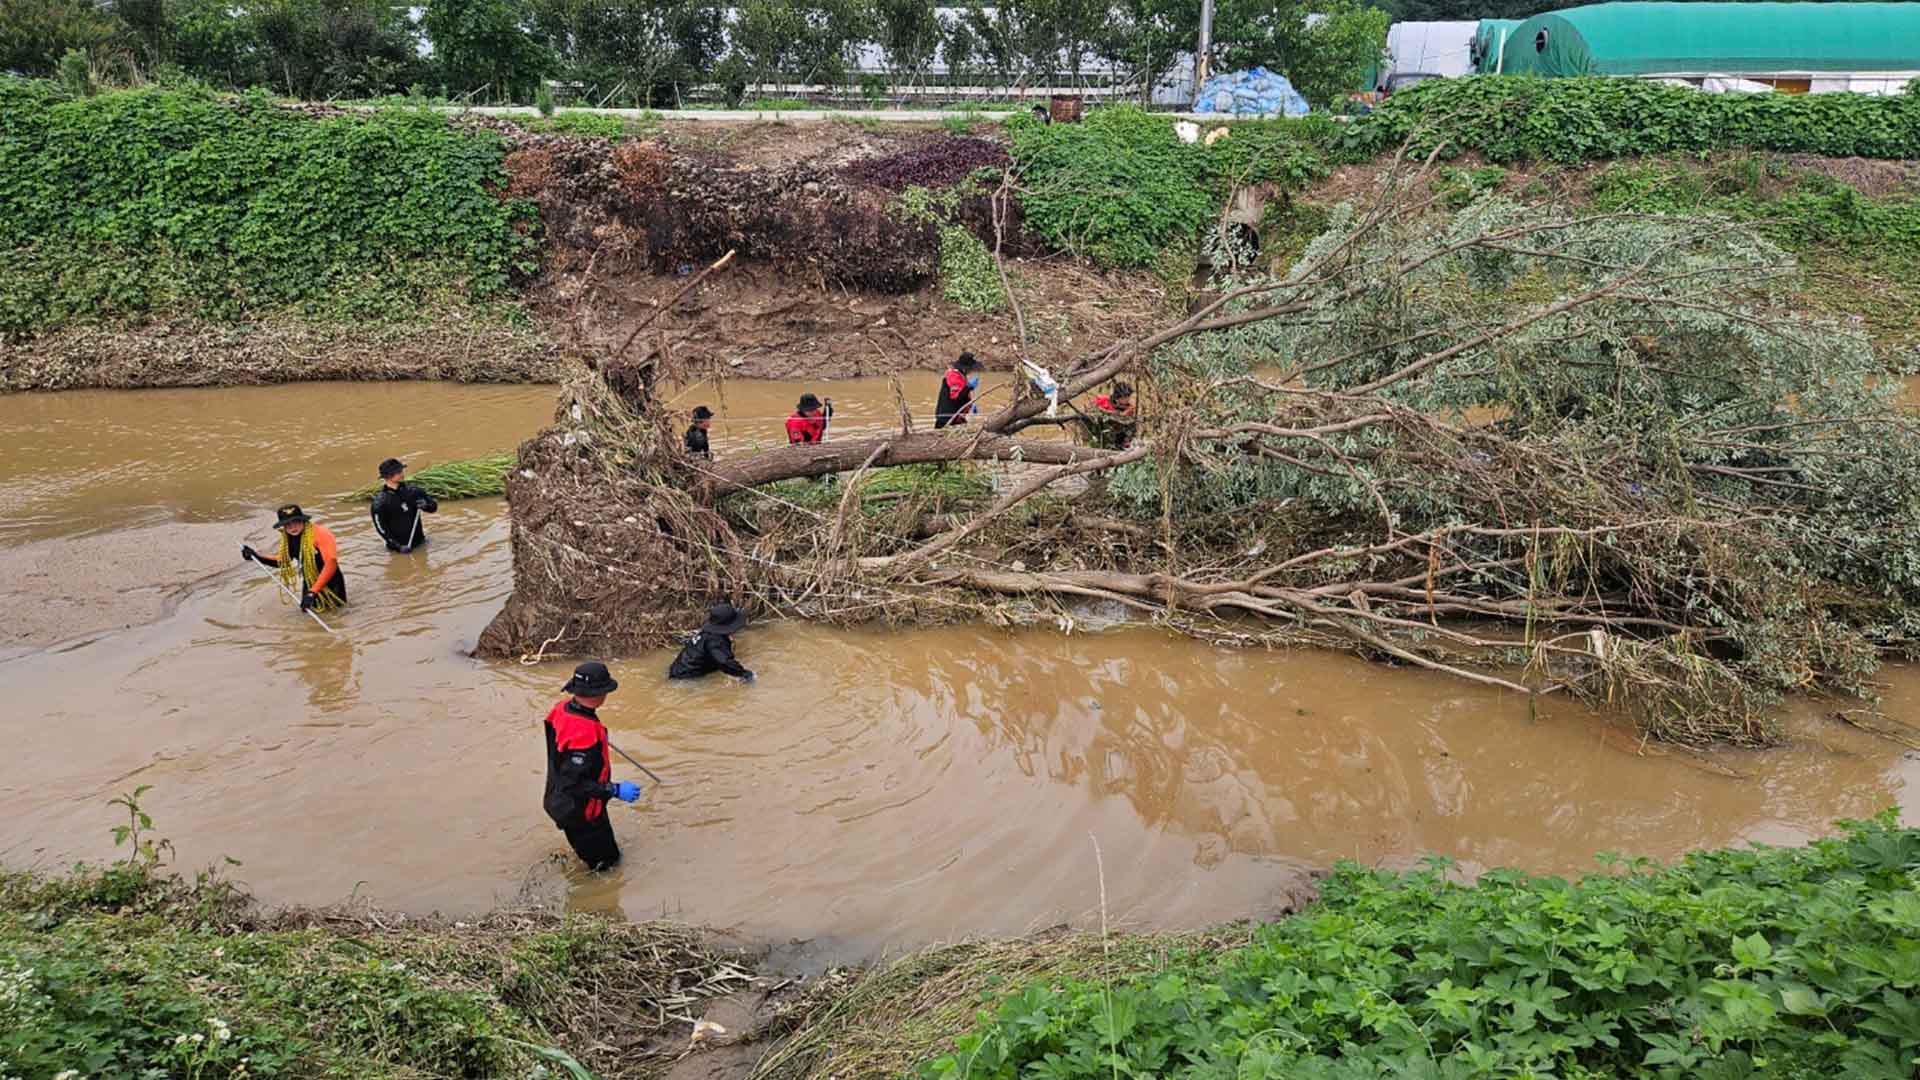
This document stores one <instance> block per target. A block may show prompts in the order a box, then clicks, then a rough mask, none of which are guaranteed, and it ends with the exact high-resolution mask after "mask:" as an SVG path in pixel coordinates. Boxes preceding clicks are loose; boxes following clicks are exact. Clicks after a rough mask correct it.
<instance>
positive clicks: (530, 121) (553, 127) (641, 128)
mask: <svg viewBox="0 0 1920 1080" xmlns="http://www.w3.org/2000/svg"><path fill="white" fill-rule="evenodd" d="M519 123H520V126H521V127H523V128H525V129H527V130H528V131H533V132H541V133H552V134H558V135H581V136H585V137H588V138H594V139H611V140H614V141H618V140H620V139H624V138H629V137H632V136H637V135H643V134H648V133H650V132H652V131H654V130H655V129H657V128H658V127H659V126H660V121H659V117H658V116H656V115H655V114H653V113H652V112H651V111H649V112H645V113H642V114H641V115H640V117H639V119H637V120H628V119H627V118H626V117H623V116H613V115H609V114H607V113H596V112H586V111H583V110H579V109H562V110H560V111H559V112H557V113H555V114H554V115H552V116H543V117H528V118H527V119H524V120H521V121H519Z"/></svg>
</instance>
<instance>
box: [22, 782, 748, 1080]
mask: <svg viewBox="0 0 1920 1080" xmlns="http://www.w3.org/2000/svg"><path fill="white" fill-rule="evenodd" d="M145 792H146V789H144V788H142V789H140V790H139V791H136V792H133V793H131V794H129V795H126V796H122V797H121V798H120V799H116V800H115V805H116V807H118V808H120V809H122V810H124V811H125V812H126V813H127V814H128V820H129V822H130V825H128V826H122V827H121V828H120V829H117V830H115V832H116V838H117V839H118V841H119V843H120V845H121V848H122V850H123V852H125V854H124V855H123V857H122V858H120V859H118V860H116V861H114V862H113V863H111V864H109V865H107V866H80V867H76V868H74V870H72V871H71V872H69V873H66V874H60V875H51V876H49V875H40V874H30V873H19V872H11V871H0V1076H4V1077H10V1078H11V1077H22V1078H28V1080H45V1078H50V1077H54V1076H56V1075H67V1076H76V1077H77V1076H88V1077H167V1078H193V1080H198V1078H213V1077H219V1078H222V1080H227V1078H235V1077H290V1078H299V1077H315V1076H329V1077H342V1078H367V1080H373V1078H376V1077H377V1078H388V1077H398V1076H407V1077H480V1076H489V1077H490V1076H534V1075H540V1073H539V1072H538V1071H537V1069H539V1068H540V1067H541V1066H543V1065H544V1067H545V1068H546V1069H547V1070H548V1074H549V1075H566V1074H568V1073H570V1072H571V1071H572V1070H573V1069H579V1068H581V1065H580V1064H579V1062H584V1063H585V1065H586V1067H590V1068H591V1069H592V1070H593V1072H594V1074H597V1075H600V1076H604V1077H631V1076H637V1075H648V1074H650V1073H651V1072H656V1071H658V1069H659V1066H658V1064H657V1063H656V1062H652V1061H649V1060H646V1059H645V1055H639V1054H635V1053H634V1052H632V1051H631V1050H630V1049H629V1050H622V1049H619V1048H617V1047H616V1046H615V1045H614V1044H615V1042H616V1041H617V1040H628V1039H631V1040H636V1041H641V1040H645V1039H648V1038H653V1037H657V1036H658V1035H659V1034H660V1033H661V1032H663V1031H665V1030H666V1029H667V1028H668V1027H670V1026H672V1024H673V1023H674V1022H673V1021H672V1020H670V1019H668V1018H667V1017H666V1015H665V1014H666V1012H667V1011H669V1010H667V1009H665V1008H664V1007H663V1006H662V1005H661V999H663V998H667V997H672V998H673V999H674V1000H676V1001H684V1000H685V997H684V995H686V994H687V993H689V992H692V993H693V994H695V995H696V996H698V995H700V994H702V993H703V992H705V993H711V992H713V991H712V990H708V991H702V990H700V989H699V987H700V986H701V985H702V984H703V983H705V982H709V981H710V980H712V979H714V978H716V977H719V978H722V979H725V978H738V977H739V976H738V972H737V969H735V968H732V967H731V966H730V965H729V963H728V961H729V959H730V958H728V957H727V956H725V955H724V954H722V953H718V952H715V951H713V950H711V949H709V948H708V947H707V946H706V944H705V943H704V941H703V940H702V939H701V937H700V935H699V933H698V932H697V931H693V930H691V929H688V928H686V927H681V926H671V925H667V924H662V923H640V924H629V923H623V922H615V921H611V920H606V919H600V918H592V917H580V916H559V915H549V914H542V913H524V914H494V915H488V916H483V917H481V918H478V919H475V920H472V921H471V922H467V923H449V922H444V921H441V920H435V919H428V920H408V919H404V918H395V917H392V916H387V917H384V918H382V917H377V916H374V917H369V915H370V914H371V913H368V912H362V911H356V910H355V909H351V908H349V909H344V910H336V911H330V912H326V913H320V914H308V913H300V912H290V913H280V914H273V913H266V912H263V911H261V910H260V909H258V908H256V907H255V906H254V905H253V904H252V903H251V902H250V901H248V899H247V898H246V897H245V895H244V894H243V893H242V892H240V891H239V890H237V889H236V888H234V887H233V886H231V885H230V884H228V883H227V882H226V881H224V880H223V879H222V877H221V876H220V875H219V874H216V873H212V872H206V873H202V874H200V875H198V876H197V877H196V878H194V879H191V880H189V879H183V878H181V877H179V876H177V875H175V874H174V873H172V872H171V871H170V870H169V869H168V868H167V866H166V863H167V860H168V856H169V854H170V848H169V847H168V846H167V845H166V844H165V842H164V841H157V840H154V839H153V834H152V831H151V830H152V821H151V819H149V818H148V817H147V816H146V813H145V812H144V811H143V810H142V809H141V808H140V799H141V796H143V795H144V794H145ZM728 972H734V975H731V976H730V975H728V974H727V973H728ZM569 1063H572V1064H569ZM563 1070H564V1071H563Z"/></svg>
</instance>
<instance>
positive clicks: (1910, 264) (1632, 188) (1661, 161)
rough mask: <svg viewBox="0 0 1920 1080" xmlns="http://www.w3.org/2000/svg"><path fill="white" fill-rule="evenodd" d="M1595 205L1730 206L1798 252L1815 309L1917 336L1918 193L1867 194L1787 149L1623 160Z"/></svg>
mask: <svg viewBox="0 0 1920 1080" xmlns="http://www.w3.org/2000/svg"><path fill="white" fill-rule="evenodd" d="M1587 194H1588V197H1589V198H1590V199H1591V200H1592V203H1593V205H1594V207H1595V209H1598V210H1604V211H1610V212H1611V211H1639V212H1647V213H1660V214H1699V213H1703V212H1705V213H1714V214H1722V215H1725V216H1727V217H1729V218H1733V219H1736V220H1740V221H1746V222H1751V223H1752V225H1753V227H1754V229H1755V230H1757V231H1758V232H1760V233H1762V234H1763V235H1765V236H1767V237H1768V238H1769V239H1771V240H1773V241H1775V242H1776V243H1778V244H1780V245H1781V246H1782V247H1784V248H1786V249H1788V250H1790V251H1792V252H1794V253H1795V254H1796V255H1797V256H1798V257H1799V259H1800V262H1801V276H1802V278H1803V279H1804V282H1805V284H1804V286H1803V287H1801V288H1800V289H1798V290H1796V292H1797V294H1798V302H1800V303H1802V304H1804V305H1805V306H1806V307H1807V308H1809V309H1810V310H1814V311H1818V312H1822V313H1825V314H1830V315H1834V316H1836V317H1844V318H1850V319H1854V320H1857V321H1859V322H1861V323H1863V324H1865V326H1866V327H1867V329H1868V332H1869V333H1870V334H1871V335H1872V336H1873V338H1874V340H1876V341H1878V342H1885V343H1887V344H1890V345H1895V346H1899V345H1905V344H1910V343H1911V342H1912V341H1913V340H1914V339H1915V337H1916V328H1915V325H1914V311H1915V310H1916V309H1920V198H1917V197H1916V192H1915V191H1913V190H1911V189H1909V188H1905V187H1896V188H1895V189H1894V190H1891V191H1887V192H1884V193H1882V194H1879V195H1869V194H1866V193H1864V192H1862V191H1861V190H1859V189H1858V188H1855V187H1854V186H1852V185H1851V184H1848V183H1846V182H1845V181H1843V180H1840V179H1836V178H1835V177H1832V176H1828V175H1826V174H1825V173H1823V172H1820V171H1818V170H1817V169H1814V168H1810V167H1807V166H1805V165H1803V164H1797V163H1795V162H1794V161H1793V160H1791V159H1788V158H1786V157H1784V156H1779V155H1767V154H1749V153H1732V154H1725V155H1716V156H1714V157H1712V158H1709V159H1704V160H1702V159H1677V160H1676V159H1672V158H1644V159H1634V160H1629V161H1621V162H1616V163H1614V164H1611V165H1608V166H1606V167H1604V168H1602V169H1600V170H1599V171H1598V172H1596V173H1595V174H1594V175H1593V176H1592V178H1591V180H1590V181H1589V182H1588V184H1587Z"/></svg>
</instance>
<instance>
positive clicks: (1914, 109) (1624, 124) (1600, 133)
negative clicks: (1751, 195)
mask: <svg viewBox="0 0 1920 1080" xmlns="http://www.w3.org/2000/svg"><path fill="white" fill-rule="evenodd" d="M1409 140H1411V142H1412V144H1413V146H1414V147H1415V149H1417V150H1419V151H1421V152H1422V153H1424V152H1426V151H1428V150H1430V149H1431V148H1433V147H1434V146H1436V145H1440V144H1442V143H1445V144H1447V145H1448V146H1449V147H1451V148H1452V149H1453V150H1454V151H1455V152H1461V151H1472V152H1475V153H1478V154H1481V155H1484V156H1485V157H1487V158H1488V159H1489V160H1492V161H1496V162H1510V161H1528V160H1535V161H1557V162H1562V163H1572V162H1579V161H1595V160H1600V159H1604V158H1615V157H1625V156H1628V155H1633V154H1670V153H1704V152H1707V151H1711V150H1775V151H1783V152H1791V153H1806V154H1823V155H1826V156H1829V157H1852V156H1859V157H1870V158H1889V159H1901V158H1912V157H1920V95H1915V94H1912V93H1905V94H1895V95H1890V96H1886V97H1874V96H1869V95H1866V94H1703V93H1701V92H1699V91H1697V90H1692V89H1689V88H1687V87H1683V86H1667V85H1664V84H1661V83H1655V82H1649V81H1646V80H1642V79H1612V78H1599V77H1594V78H1581V79H1535V78H1526V77H1518V76H1512V75H1480V76H1470V77H1467V78H1461V79H1431V80H1428V81H1426V82H1423V83H1419V84H1417V85H1415V86H1412V87H1410V88H1408V89H1406V90H1404V91H1401V92H1400V93H1397V94H1394V95H1393V96H1392V97H1390V98H1388V99H1387V100H1386V101H1385V102H1383V103H1382V104H1381V106H1380V107H1379V108H1378V109H1376V110H1375V111H1374V112H1373V114H1372V115H1371V116H1368V117H1367V118H1365V119H1364V120H1362V121H1359V122H1356V123H1354V124H1352V125H1351V126H1350V128H1349V129H1348V131H1347V132H1345V134H1344V136H1343V138H1342V142H1343V144H1344V146H1345V148H1346V149H1347V150H1348V151H1350V152H1358V153H1359V154H1361V155H1363V156H1372V155H1374V154H1379V153H1387V152H1391V151H1393V150H1395V149H1396V148H1398V147H1399V146H1400V145H1401V144H1402V143H1404V142H1407V141H1409Z"/></svg>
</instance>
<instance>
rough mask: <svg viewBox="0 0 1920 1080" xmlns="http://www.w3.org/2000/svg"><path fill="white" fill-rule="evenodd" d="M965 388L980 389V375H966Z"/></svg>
mask: <svg viewBox="0 0 1920 1080" xmlns="http://www.w3.org/2000/svg"><path fill="white" fill-rule="evenodd" d="M967 389H969V390H978V389H980V376H978V375H969V376H967Z"/></svg>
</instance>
